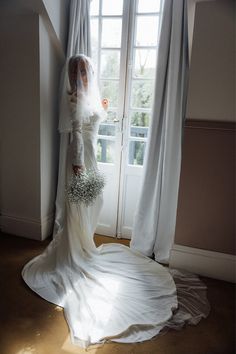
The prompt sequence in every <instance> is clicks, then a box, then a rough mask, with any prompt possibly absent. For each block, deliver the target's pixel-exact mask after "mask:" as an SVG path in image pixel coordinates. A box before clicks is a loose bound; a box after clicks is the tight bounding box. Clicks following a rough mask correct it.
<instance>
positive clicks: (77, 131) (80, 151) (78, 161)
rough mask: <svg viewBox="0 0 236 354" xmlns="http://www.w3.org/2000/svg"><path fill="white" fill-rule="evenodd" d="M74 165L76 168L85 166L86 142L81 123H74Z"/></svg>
mask: <svg viewBox="0 0 236 354" xmlns="http://www.w3.org/2000/svg"><path fill="white" fill-rule="evenodd" d="M72 139H73V140H72V154H73V156H72V163H73V165H76V166H82V165H84V142H83V136H82V126H81V124H80V122H79V121H77V120H74V121H72Z"/></svg>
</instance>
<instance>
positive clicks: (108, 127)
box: [98, 122, 116, 136]
mask: <svg viewBox="0 0 236 354" xmlns="http://www.w3.org/2000/svg"><path fill="white" fill-rule="evenodd" d="M98 134H99V135H106V136H115V134H116V127H115V124H114V123H108V122H106V123H101V124H100V126H99V131H98Z"/></svg>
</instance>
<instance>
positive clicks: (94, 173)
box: [66, 170, 105, 206]
mask: <svg viewBox="0 0 236 354" xmlns="http://www.w3.org/2000/svg"><path fill="white" fill-rule="evenodd" d="M104 186H105V177H104V175H103V174H101V172H99V171H98V170H86V171H84V172H81V173H80V174H78V175H76V174H73V176H72V177H71V180H70V182H69V184H68V186H67V188H66V192H67V197H68V200H69V201H70V202H71V203H74V204H80V203H84V204H85V205H86V206H88V205H91V204H92V203H93V202H94V200H95V199H96V198H97V196H98V195H99V194H101V193H102V190H103V188H104Z"/></svg>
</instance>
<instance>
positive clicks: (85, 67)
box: [68, 54, 94, 94]
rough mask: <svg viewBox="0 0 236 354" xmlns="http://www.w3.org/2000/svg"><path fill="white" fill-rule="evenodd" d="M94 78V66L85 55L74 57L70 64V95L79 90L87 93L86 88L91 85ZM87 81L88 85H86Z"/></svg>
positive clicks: (71, 58)
mask: <svg viewBox="0 0 236 354" xmlns="http://www.w3.org/2000/svg"><path fill="white" fill-rule="evenodd" d="M93 76H94V69H93V64H92V62H91V60H90V58H89V57H87V56H85V55H84V54H78V55H73V56H72V57H70V59H69V62H68V78H69V86H70V87H69V88H68V94H72V93H74V92H76V91H77V90H82V91H86V88H87V87H86V86H87V85H90V84H91V79H92V77H93ZM85 81H86V84H85Z"/></svg>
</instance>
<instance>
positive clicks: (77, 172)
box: [72, 165, 85, 175]
mask: <svg viewBox="0 0 236 354" xmlns="http://www.w3.org/2000/svg"><path fill="white" fill-rule="evenodd" d="M72 168H73V171H74V174H75V175H80V173H81V172H83V171H84V170H85V166H84V165H81V166H77V165H72Z"/></svg>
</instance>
